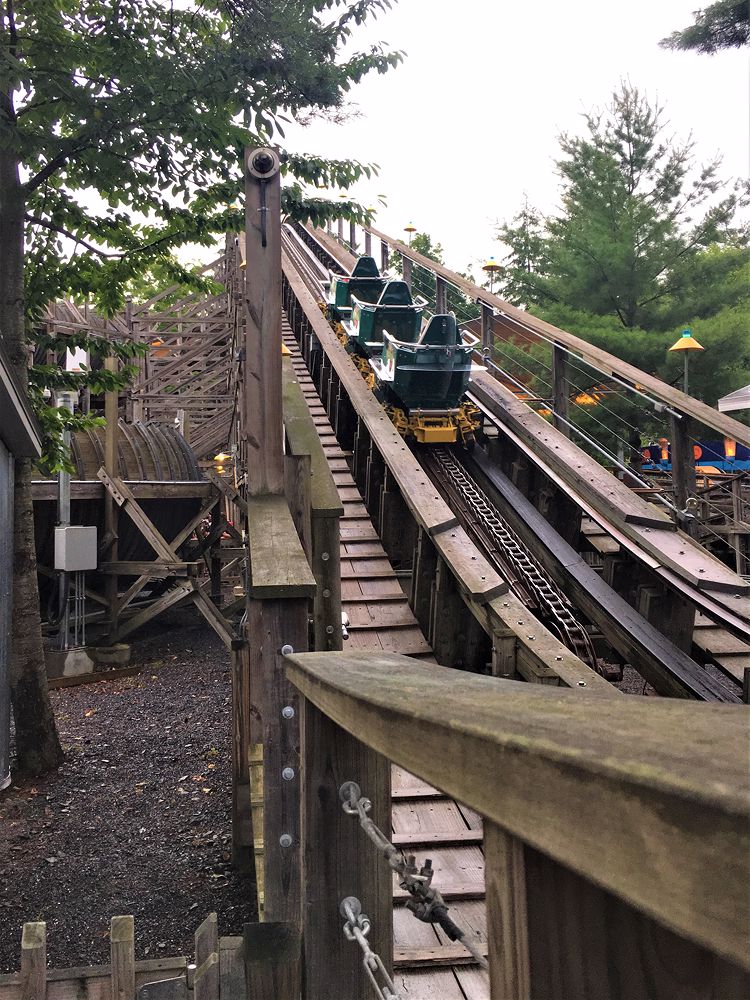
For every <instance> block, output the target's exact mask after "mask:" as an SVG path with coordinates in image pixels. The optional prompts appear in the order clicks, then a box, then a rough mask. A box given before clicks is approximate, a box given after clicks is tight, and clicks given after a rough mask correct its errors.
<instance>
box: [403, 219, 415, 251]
mask: <svg viewBox="0 0 750 1000" xmlns="http://www.w3.org/2000/svg"><path fill="white" fill-rule="evenodd" d="M416 231H417V227H416V226H415V225H414V223H413V222H410V223H409V225H408V226H404V232H405V233H408V234H409V246H411V238H412V236H413V235H414V233H416Z"/></svg>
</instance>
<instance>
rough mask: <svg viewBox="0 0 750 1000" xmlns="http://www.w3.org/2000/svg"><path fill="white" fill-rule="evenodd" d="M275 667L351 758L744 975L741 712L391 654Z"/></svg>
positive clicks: (748, 904) (747, 951)
mask: <svg viewBox="0 0 750 1000" xmlns="http://www.w3.org/2000/svg"><path fill="white" fill-rule="evenodd" d="M286 662H287V676H288V677H289V679H290V680H291V681H292V683H293V684H294V685H295V686H296V687H297V688H298V689H299V691H300V693H301V694H302V695H303V696H304V697H305V698H306V699H308V701H309V702H311V703H312V704H313V705H314V706H315V707H316V708H317V709H318V710H319V711H321V712H323V713H324V714H325V715H326V716H328V717H329V718H330V719H332V720H333V721H334V722H335V723H336V724H337V725H338V726H340V727H341V728H342V729H345V730H347V731H348V732H349V733H351V734H353V735H354V736H356V738H357V739H358V740H360V741H361V742H362V743H363V744H365V745H366V746H368V747H370V748H372V749H373V750H375V751H377V752H378V753H381V754H383V755H385V756H387V757H388V758H389V759H390V760H392V761H393V762H395V763H396V764H399V765H401V766H402V767H405V768H407V769H408V770H409V771H411V772H413V773H415V774H416V775H418V776H419V777H421V778H423V779H424V780H425V781H428V782H430V783H432V784H434V785H435V786H436V787H438V788H439V789H441V790H443V791H444V792H446V793H447V794H449V795H451V796H453V797H455V798H456V799H457V800H458V801H460V802H463V803H466V805H468V806H470V807H471V808H473V809H475V810H476V811H477V812H479V813H480V814H481V815H482V816H484V817H485V818H486V819H487V820H489V821H491V823H492V824H496V825H497V826H498V827H501V828H502V829H503V830H504V831H506V832H507V833H508V834H510V835H512V836H513V837H515V838H518V839H519V840H520V841H522V842H523V843H524V844H526V845H529V846H530V847H531V848H534V849H536V850H538V851H540V852H543V853H544V854H545V855H547V856H549V857H551V858H552V859H554V860H555V861H556V862H559V863H560V864H561V865H563V866H565V867H566V868H567V869H569V870H571V871H573V872H575V873H577V874H578V875H580V876H582V877H583V878H584V879H586V880H588V881H589V882H591V883H594V884H595V885H597V886H599V887H601V888H603V889H605V890H607V891H609V892H610V893H612V894H614V895H615V896H617V897H619V898H620V899H622V900H625V901H626V902H627V903H629V904H630V905H631V906H632V907H635V908H636V909H637V910H638V911H640V912H641V913H643V914H645V915H647V916H649V917H651V918H653V919H654V920H656V921H658V922H659V923H661V924H663V925H665V926H666V927H668V928H670V929H671V930H673V931H675V932H676V933H678V934H680V935H682V936H684V937H685V938H687V939H688V940H690V941H693V942H695V943H697V944H699V945H702V946H703V947H706V948H708V949H710V950H711V951H712V952H713V953H714V954H716V955H720V956H723V957H724V958H727V959H729V960H730V961H732V962H735V963H737V964H738V965H740V966H741V967H743V968H745V969H748V968H750V936H749V931H750V894H748V890H747V887H748V884H750V774H749V773H748V766H747V765H748V751H749V750H750V735H749V734H750V730H749V729H748V721H749V716H748V710H747V708H744V707H740V706H730V705H697V704H694V703H690V702H682V701H679V702H678V701H676V700H667V699H653V700H647V699H642V698H617V699H612V700H606V699H596V700H595V701H590V700H588V699H583V698H580V697H578V695H577V693H576V692H575V691H570V690H565V689H562V688H557V687H555V688H548V687H544V686H539V687H538V686H536V685H530V684H522V683H518V682H514V681H499V680H498V679H496V678H489V677H483V676H478V675H470V674H466V673H464V672H461V671H457V670H452V669H449V668H446V667H438V666H435V665H432V664H423V663H420V662H416V661H415V660H413V659H409V658H408V657H404V656H398V655H383V656H373V655H371V654H356V653H352V654H349V653H338V654H326V653H310V654H306V655H294V656H290V657H287V658H286Z"/></svg>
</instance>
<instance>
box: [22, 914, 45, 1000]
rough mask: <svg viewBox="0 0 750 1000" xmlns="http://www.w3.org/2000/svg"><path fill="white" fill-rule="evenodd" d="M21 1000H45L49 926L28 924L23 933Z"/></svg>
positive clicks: (24, 926) (38, 923) (42, 923)
mask: <svg viewBox="0 0 750 1000" xmlns="http://www.w3.org/2000/svg"><path fill="white" fill-rule="evenodd" d="M19 985H20V1000H45V995H46V990H47V925H46V923H44V921H36V922H35V923H27V924H24V925H23V931H22V932H21V976H20V983H19Z"/></svg>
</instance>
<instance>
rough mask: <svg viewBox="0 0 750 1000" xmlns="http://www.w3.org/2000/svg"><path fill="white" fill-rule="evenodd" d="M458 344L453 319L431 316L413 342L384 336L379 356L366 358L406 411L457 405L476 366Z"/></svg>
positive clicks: (468, 350)
mask: <svg viewBox="0 0 750 1000" xmlns="http://www.w3.org/2000/svg"><path fill="white" fill-rule="evenodd" d="M472 350H473V348H472V347H471V346H469V345H467V344H464V343H462V341H461V336H460V334H459V332H458V326H457V324H456V317H455V316H453V315H452V314H451V315H442V316H433V317H432V319H431V320H430V322H429V323H428V324H427V326H426V327H425V328H424V330H423V331H422V334H421V336H420V337H419V339H418V340H416V341H414V342H411V341H410V342H404V341H401V340H399V339H398V338H397V337H395V336H392V335H391V334H390V333H386V334H385V336H384V338H383V346H382V353H381V356H380V357H373V358H371V359H370V365H371V366H372V368H373V370H374V372H375V375H376V377H377V380H378V382H379V383H380V384H381V385H382V386H384V387H387V388H388V389H389V390H390V392H391V393H392V394H393V395H394V396H395V397H396V399H398V400H399V401H400V402H401V403H402V404H403V405H404V406H405V407H406V408H407V409H408V410H413V409H415V408H417V409H428V410H435V409H441V410H451V409H455V408H456V407H457V406H459V404H460V402H461V399H462V397H463V395H464V393H465V392H466V389H467V387H468V384H469V377H470V375H471V372H472V371H473V370H477V369H476V366H474V365H472V363H471V353H472Z"/></svg>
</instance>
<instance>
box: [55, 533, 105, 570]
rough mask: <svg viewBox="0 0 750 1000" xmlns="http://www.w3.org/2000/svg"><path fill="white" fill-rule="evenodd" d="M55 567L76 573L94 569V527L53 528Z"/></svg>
mask: <svg viewBox="0 0 750 1000" xmlns="http://www.w3.org/2000/svg"><path fill="white" fill-rule="evenodd" d="M55 569H62V570H65V572H67V573H78V572H80V571H81V570H85V569H96V528H95V527H91V528H89V527H80V526H79V525H72V526H70V527H66V528H55Z"/></svg>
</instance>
